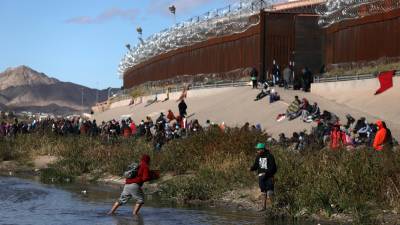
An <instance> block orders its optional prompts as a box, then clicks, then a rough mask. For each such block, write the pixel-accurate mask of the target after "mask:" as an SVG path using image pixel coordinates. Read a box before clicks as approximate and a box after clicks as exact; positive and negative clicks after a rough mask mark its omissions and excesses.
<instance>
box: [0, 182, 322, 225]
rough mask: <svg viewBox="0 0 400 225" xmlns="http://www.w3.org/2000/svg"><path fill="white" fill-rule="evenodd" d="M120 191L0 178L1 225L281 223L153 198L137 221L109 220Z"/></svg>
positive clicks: (125, 215)
mask: <svg viewBox="0 0 400 225" xmlns="http://www.w3.org/2000/svg"><path fill="white" fill-rule="evenodd" d="M83 190H86V191H87V192H86V193H87V194H84V192H82V191H83ZM119 191H120V190H119V189H118V188H115V186H114V187H111V186H110V187H108V186H102V185H101V186H99V185H93V186H91V185H90V184H89V185H88V184H71V185H62V186H55V185H45V184H42V183H40V182H38V181H35V180H32V179H21V178H15V177H1V176H0V224H1V225H12V224H18V225H59V224H63V225H64V224H65V225H81V224H82V225H128V224H129V225H130V224H135V225H136V224H137V225H142V224H143V225H156V224H157V225H158V224H167V225H176V224H218V225H219V224H221V225H222V224H266V225H272V224H273V225H283V224H286V223H276V222H275V223H272V222H268V221H266V220H265V219H264V218H263V216H262V215H260V214H258V213H255V212H243V211H232V210H227V209H202V208H177V207H175V206H172V205H171V204H169V203H163V202H162V201H160V200H154V199H153V200H152V199H149V200H147V202H146V204H145V207H144V208H142V210H141V215H140V216H139V217H134V216H131V213H132V209H131V205H132V204H129V205H127V206H123V207H121V208H120V209H119V210H118V212H117V215H116V216H108V215H106V212H107V211H108V210H109V209H110V207H111V205H112V203H113V202H114V200H115V199H116V198H117V197H118V195H119ZM312 224H316V223H312ZM302 225H310V223H308V224H302Z"/></svg>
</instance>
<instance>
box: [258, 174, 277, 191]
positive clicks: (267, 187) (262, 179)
mask: <svg viewBox="0 0 400 225" xmlns="http://www.w3.org/2000/svg"><path fill="white" fill-rule="evenodd" d="M258 185H259V186H260V190H261V192H262V193H266V194H267V196H271V195H273V194H274V178H273V177H266V176H265V174H263V175H261V174H260V175H259V176H258Z"/></svg>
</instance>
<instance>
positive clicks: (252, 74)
mask: <svg viewBox="0 0 400 225" xmlns="http://www.w3.org/2000/svg"><path fill="white" fill-rule="evenodd" d="M250 77H251V82H252V84H253V89H257V77H258V74H257V70H256V69H255V68H254V67H253V68H251V71H250Z"/></svg>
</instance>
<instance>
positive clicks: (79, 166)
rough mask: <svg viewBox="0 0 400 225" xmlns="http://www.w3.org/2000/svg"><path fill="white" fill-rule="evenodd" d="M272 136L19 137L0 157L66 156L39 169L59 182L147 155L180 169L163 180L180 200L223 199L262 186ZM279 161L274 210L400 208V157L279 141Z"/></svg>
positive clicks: (360, 215)
mask: <svg viewBox="0 0 400 225" xmlns="http://www.w3.org/2000/svg"><path fill="white" fill-rule="evenodd" d="M267 138H268V136H267V135H265V134H262V133H258V132H250V131H240V130H239V129H227V130H226V132H221V131H220V130H219V129H212V130H211V131H209V132H204V133H198V134H195V135H192V136H189V137H187V138H184V139H178V140H173V141H171V142H169V143H167V144H166V145H164V147H163V149H162V150H161V151H159V152H154V151H153V147H152V145H151V143H149V142H146V141H145V140H144V139H142V138H139V139H137V138H131V139H123V138H121V139H117V140H116V141H115V142H113V144H107V143H103V142H102V141H101V139H100V138H91V137H87V136H65V137H60V136H52V135H43V136H40V137H39V135H37V134H30V135H19V136H17V137H16V138H15V139H0V147H1V148H0V159H2V160H12V159H14V160H22V159H24V158H31V157H32V156H34V155H37V154H39V155H40V154H52V155H56V156H58V157H59V158H60V160H59V161H58V162H56V163H55V164H54V165H52V167H51V168H50V169H47V170H44V171H43V173H42V174H41V178H42V180H44V181H46V182H48V181H49V180H50V181H52V182H54V181H56V182H61V181H63V180H66V179H72V178H73V177H74V176H78V175H81V174H83V173H92V174H96V173H98V174H100V175H101V174H103V173H104V172H108V173H111V174H114V175H121V174H122V172H123V171H124V170H125V169H126V167H127V166H128V165H129V164H130V163H131V162H132V161H137V162H138V161H139V160H140V157H141V155H142V154H144V153H146V154H149V155H150V156H151V159H152V162H151V167H152V168H155V169H160V171H161V172H162V173H166V172H171V173H173V174H176V175H179V176H176V177H175V178H173V179H171V180H168V181H165V182H163V183H161V191H162V194H163V195H164V196H165V197H173V198H176V199H179V200H182V201H188V200H210V199H217V198H219V196H220V195H221V194H222V193H224V192H227V191H230V190H234V189H239V188H251V187H254V186H256V182H257V180H256V178H255V176H254V173H252V172H250V171H249V168H250V166H251V165H252V163H253V162H254V158H255V156H256V155H255V149H254V146H255V144H256V143H257V142H266V140H267ZM271 151H272V153H273V154H274V155H275V158H276V162H277V165H278V173H277V174H276V176H275V180H276V186H275V187H276V196H275V203H276V204H275V207H276V211H282V210H283V211H285V212H286V214H287V215H291V216H297V215H298V214H299V212H304V211H305V212H308V213H310V214H311V213H321V212H323V213H324V214H326V215H328V216H329V215H331V214H333V213H337V212H344V213H349V214H353V215H355V218H356V220H357V221H358V222H360V223H363V221H366V220H367V219H369V217H373V216H374V215H373V214H371V212H373V210H374V209H385V208H396V207H397V208H400V202H399V201H398V199H400V192H399V188H398V187H399V186H400V155H399V153H398V152H393V151H384V152H375V151H373V150H372V149H368V148H363V149H357V150H354V151H351V152H349V151H346V150H338V151H330V150H316V148H310V149H308V150H307V151H304V152H302V153H294V152H292V151H288V150H287V149H285V148H282V147H280V146H277V145H274V146H271Z"/></svg>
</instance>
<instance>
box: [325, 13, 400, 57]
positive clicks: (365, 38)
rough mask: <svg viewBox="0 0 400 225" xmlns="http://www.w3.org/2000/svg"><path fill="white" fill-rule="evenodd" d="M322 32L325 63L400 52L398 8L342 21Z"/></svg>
mask: <svg viewBox="0 0 400 225" xmlns="http://www.w3.org/2000/svg"><path fill="white" fill-rule="evenodd" d="M325 32H326V33H325V46H324V48H325V61H326V64H327V65H330V64H341V63H351V62H359V61H372V60H377V59H379V58H381V57H397V56H400V9H396V10H393V11H390V12H386V13H381V14H375V15H370V16H366V17H363V18H359V19H354V20H347V21H342V22H339V23H337V24H333V25H331V26H330V27H328V28H326V30H325Z"/></svg>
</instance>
